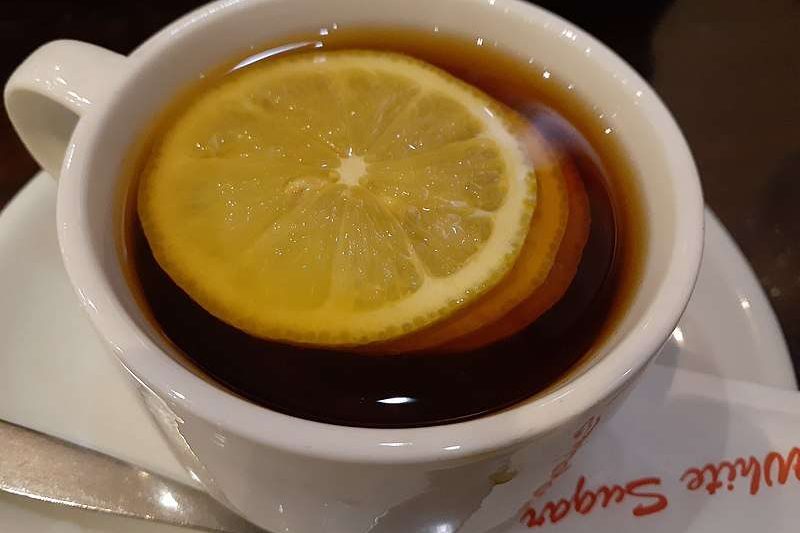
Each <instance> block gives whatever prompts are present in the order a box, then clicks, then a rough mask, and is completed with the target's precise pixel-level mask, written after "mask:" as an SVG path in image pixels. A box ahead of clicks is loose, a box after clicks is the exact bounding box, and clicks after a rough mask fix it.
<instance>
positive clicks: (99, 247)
mask: <svg viewBox="0 0 800 533" xmlns="http://www.w3.org/2000/svg"><path fill="white" fill-rule="evenodd" d="M334 25H336V26H338V27H340V28H344V27H352V26H372V27H375V26H390V27H400V26H406V27H407V26H410V27H418V28H423V29H427V30H430V29H432V28H433V27H434V26H438V27H439V29H440V31H442V32H446V33H452V34H458V35H465V36H468V37H470V38H482V39H483V42H484V43H492V44H494V43H495V42H496V43H497V46H498V47H500V48H502V49H504V50H506V51H507V52H508V53H509V54H513V55H516V56H518V57H519V58H520V59H521V60H527V59H528V58H533V59H534V63H535V64H538V65H543V66H545V67H547V68H550V69H552V70H553V71H555V72H557V73H558V77H559V79H562V80H566V81H567V82H569V83H571V84H573V85H574V87H575V88H576V89H577V90H578V91H579V92H580V93H582V94H583V95H584V97H586V98H588V99H589V100H590V103H592V104H595V105H596V106H597V108H598V109H599V110H601V111H602V112H603V113H605V115H606V117H611V119H610V124H611V125H610V127H611V128H612V129H613V132H614V134H615V135H617V136H618V137H619V139H620V141H621V142H622V144H623V145H624V147H625V149H626V150H627V152H628V154H629V155H630V158H631V160H632V164H633V165H634V166H635V168H636V169H637V172H638V175H639V176H640V188H641V191H642V195H643V201H644V212H645V214H646V217H647V222H648V224H647V227H648V230H647V236H646V239H647V243H648V248H647V250H648V251H647V254H646V259H645V266H644V274H643V277H642V282H641V287H640V288H639V290H638V291H637V293H636V295H635V297H634V298H633V301H632V303H631V305H630V307H629V309H628V311H627V313H626V315H625V317H624V318H623V319H622V321H621V323H620V324H619V326H618V327H617V328H616V330H615V332H614V333H613V334H612V335H611V336H610V338H609V339H608V340H607V341H606V342H604V344H603V345H602V346H601V347H600V350H599V354H598V356H597V357H595V358H594V359H593V361H592V363H591V364H590V365H588V366H587V367H586V368H585V369H584V370H583V371H582V372H581V373H580V374H578V375H575V376H573V377H572V378H571V379H570V380H569V381H568V382H566V383H564V384H563V385H562V386H560V387H559V388H557V390H554V391H552V392H550V393H549V394H547V395H545V396H541V397H537V398H535V399H531V400H529V401H526V402H522V403H520V404H519V405H517V406H515V407H513V408H511V409H507V410H504V411H501V412H498V413H496V414H492V415H489V416H484V417H482V418H479V419H476V420H472V421H468V422H463V423H458V424H451V425H443V426H435V427H423V428H414V429H362V428H352V427H340V426H334V425H327V424H322V423H318V422H311V421H308V420H303V419H299V418H294V417H292V416H288V415H285V414H281V413H277V412H273V411H270V410H268V409H264V408H262V407H258V406H256V405H254V404H251V403H248V402H246V401H244V400H242V399H240V398H237V397H235V396H233V395H230V394H228V393H226V392H224V391H223V390H221V389H219V388H217V387H215V386H213V385H212V384H210V383H209V382H207V381H204V380H202V379H200V378H198V377H196V376H195V375H193V374H192V373H190V372H189V371H187V370H186V369H185V368H184V367H182V366H181V365H180V364H178V363H176V362H175V360H173V359H172V358H171V357H170V356H169V355H167V353H166V352H167V351H168V350H169V348H168V347H167V346H166V345H165V343H164V342H163V340H162V339H161V338H160V336H159V335H158V334H156V333H155V332H154V331H153V329H152V328H151V327H150V326H149V325H148V323H147V321H146V320H145V319H144V318H143V315H142V313H141V311H140V309H139V308H138V307H137V305H136V304H135V302H134V301H133V299H132V297H131V294H130V291H129V288H128V286H127V284H126V282H125V280H124V278H123V275H122V272H121V268H120V259H119V257H118V255H117V250H116V246H115V231H114V228H115V224H117V216H118V213H116V212H115V211H116V208H115V206H116V202H115V194H116V193H117V192H118V191H117V189H118V188H119V183H118V180H119V177H120V176H121V174H122V171H121V164H122V161H123V158H124V157H125V155H126V154H127V153H128V151H129V149H130V147H131V146H132V143H134V141H135V140H136V139H137V136H138V135H139V134H140V133H141V132H142V131H143V129H144V128H145V126H146V125H147V124H148V122H149V121H151V119H152V118H153V117H154V115H155V114H156V113H157V112H158V111H159V110H160V109H161V108H163V106H164V105H165V104H167V103H168V102H169V101H170V99H171V98H172V97H173V96H174V94H175V92H176V91H177V90H178V89H179V88H181V87H182V86H184V85H186V84H187V83H188V82H190V81H191V80H194V79H197V78H198V76H200V75H201V74H202V73H203V72H204V71H207V70H209V69H210V68H212V67H214V66H216V65H219V64H222V63H224V62H225V61H227V60H229V59H230V58H232V57H235V56H236V55H237V54H240V53H242V52H243V51H246V50H248V48H249V47H251V46H256V47H257V46H258V45H260V44H262V43H264V42H267V41H275V40H276V39H280V38H281V37H282V36H287V35H292V34H297V33H299V32H303V31H309V30H320V29H322V28H327V29H328V30H329V31H332V28H333V27H334ZM622 31H624V29H623V30H622ZM531 68H534V67H531ZM5 101H6V106H7V109H8V112H9V115H10V117H11V120H12V121H13V123H14V126H15V127H16V128H17V131H18V132H19V134H20V136H21V137H22V139H23V141H24V142H25V144H26V146H27V147H28V149H29V150H30V151H31V153H32V154H33V155H34V157H35V158H36V159H37V160H38V161H39V163H40V164H41V165H42V166H43V167H44V169H45V170H47V171H48V172H49V173H50V174H52V175H53V176H60V180H59V190H58V235H59V242H60V245H61V251H62V255H63V259H64V264H65V266H66V269H67V271H68V273H69V276H70V278H71V280H72V283H73V285H74V287H75V290H76V291H77V294H78V296H79V298H80V301H81V303H82V304H83V307H84V308H85V309H86V311H87V312H88V314H89V316H90V318H91V320H92V322H93V323H94V325H95V327H96V329H97V331H98V332H99V334H100V335H101V337H102V338H103V339H104V340H105V341H106V342H107V344H108V346H109V347H110V348H111V351H112V352H113V354H114V355H115V356H116V358H117V359H118V360H119V362H120V363H121V364H122V365H124V367H125V368H126V369H127V370H128V371H129V373H130V375H131V376H132V377H133V378H134V380H135V383H136V384H137V385H138V386H139V388H140V390H141V392H142V396H143V398H144V399H145V401H146V403H147V405H148V407H149V408H150V410H151V412H152V413H153V415H154V416H155V418H156V420H157V421H158V423H159V424H160V426H161V427H162V429H163V430H164V433H165V434H166V436H167V437H168V439H169V441H170V443H171V444H172V446H173V448H174V449H175V450H176V452H177V454H178V456H179V457H180V459H181V460H182V461H183V463H184V464H185V466H186V467H187V469H189V471H190V473H191V474H192V475H193V476H194V477H195V478H196V479H199V480H201V481H202V483H203V484H204V485H205V487H206V488H207V489H208V490H209V491H210V492H211V493H212V494H213V495H214V496H215V497H217V498H219V499H220V500H221V501H223V502H224V503H226V504H227V505H229V506H230V507H232V508H233V509H234V510H236V511H238V512H240V513H241V514H242V515H244V516H245V517H247V518H249V519H250V520H252V521H254V522H256V523H257V524H259V525H262V526H263V527H265V528H267V529H270V530H272V531H275V532H279V531H280V532H284V531H287V532H291V533H320V532H332V533H338V532H343V533H358V532H366V531H373V532H387V531H390V532H404V533H406V532H412V531H431V532H452V531H455V530H456V529H458V528H459V527H460V525H461V524H462V522H463V521H464V520H465V519H466V518H467V517H468V516H470V514H471V513H472V512H474V511H475V510H476V509H477V508H478V507H479V505H480V503H481V501H482V500H483V498H484V497H485V496H487V495H488V494H489V493H490V492H491V491H492V490H493V489H494V487H495V485H496V484H497V483H499V482H501V481H505V480H507V479H509V478H510V477H513V475H514V473H515V472H517V473H524V474H525V478H526V479H527V480H535V483H533V484H532V485H531V489H535V488H537V487H542V490H544V489H545V488H546V487H547V486H548V483H549V481H550V480H552V479H554V478H555V477H558V475H560V473H562V472H563V471H564V470H565V469H566V468H568V466H569V459H570V458H571V456H572V455H573V454H574V453H575V450H576V449H577V448H579V447H580V446H581V445H582V444H583V442H584V441H585V440H586V437H587V436H588V434H589V433H590V432H591V430H592V429H593V428H594V426H595V425H596V424H597V423H598V422H599V421H602V420H603V419H605V418H607V417H608V415H609V414H610V412H611V410H612V409H613V406H614V405H615V404H616V402H615V401H614V400H615V399H617V398H620V397H622V396H624V394H623V393H624V392H626V391H627V390H629V389H630V386H631V385H632V384H633V382H634V381H635V379H636V377H637V376H638V375H639V374H640V370H642V369H644V367H645V365H646V363H647V362H648V361H650V360H652V358H653V357H654V356H655V354H656V353H657V352H658V351H659V349H660V347H661V346H662V344H663V343H664V342H665V341H666V339H667V338H668V337H669V335H670V333H671V331H672V330H673V328H674V326H675V324H676V323H677V322H678V319H679V318H680V315H681V313H682V312H683V309H684V307H685V306H686V304H687V302H688V300H689V296H690V293H691V290H692V287H693V284H694V281H695V277H696V274H697V270H698V267H699V263H700V255H701V250H702V235H703V231H702V230H703V228H702V224H703V201H702V195H701V191H700V186H699V180H698V177H697V172H696V169H695V166H694V163H693V161H692V157H691V154H690V153H689V150H688V148H687V146H686V143H685V141H684V138H683V137H682V135H681V133H680V131H679V130H678V128H677V126H676V124H675V122H674V121H673V119H672V118H671V116H670V114H669V113H668V111H667V110H666V109H665V107H664V106H663V104H662V103H661V102H660V101H659V99H658V97H657V96H656V95H655V94H654V93H653V91H652V90H651V89H650V88H649V87H648V85H647V84H646V83H645V82H644V81H643V80H642V79H641V78H640V77H639V76H638V75H637V74H636V73H635V72H634V71H633V70H632V69H631V68H630V67H629V66H628V65H627V64H625V63H624V62H623V61H622V60H621V59H619V58H618V57H617V56H616V55H614V54H613V53H612V52H611V51H609V50H608V48H606V47H605V46H604V45H602V44H601V43H599V42H598V41H596V40H595V39H594V38H592V37H591V36H590V35H587V34H586V33H585V32H584V31H582V30H581V29H579V28H576V27H575V26H574V25H573V24H570V23H569V22H567V21H565V20H562V19H560V18H558V17H556V16H554V15H552V14H550V13H548V12H546V11H544V10H542V9H540V8H538V7H535V6H533V5H529V4H524V3H522V2H517V1H514V0H405V1H401V0H371V1H369V2H363V1H362V0H336V1H325V0H300V1H297V0H238V1H237V0H222V1H219V2H215V3H212V4H209V5H207V6H205V7H202V8H200V9H198V10H197V11H195V12H193V13H190V14H189V15H187V16H185V17H183V18H181V19H180V20H178V21H176V22H174V23H173V24H171V25H169V26H167V27H166V28H164V29H163V30H162V31H160V32H159V33H158V34H156V35H155V36H153V37H151V38H150V39H149V40H148V41H147V42H145V43H144V44H143V45H142V46H140V47H139V48H137V49H136V50H135V51H134V52H133V53H132V54H131V55H130V56H128V57H123V56H120V55H117V54H115V53H113V52H109V51H107V50H104V49H102V48H97V47H95V46H92V45H89V44H84V43H79V42H73V41H57V42H52V43H49V44H47V45H45V46H43V47H42V48H40V49H39V50H37V51H36V52H34V53H33V54H32V55H31V56H30V57H29V58H28V59H27V60H26V61H25V62H24V63H23V64H22V65H21V66H20V67H19V68H18V69H17V71H16V72H15V73H14V75H13V76H12V78H11V79H10V81H9V82H8V85H7V86H6V90H5ZM498 364H502V363H501V362H499V363H498ZM442 385H443V386H446V385H447V384H446V383H443V384H442ZM520 503H521V502H520ZM509 512H513V510H510V511H509Z"/></svg>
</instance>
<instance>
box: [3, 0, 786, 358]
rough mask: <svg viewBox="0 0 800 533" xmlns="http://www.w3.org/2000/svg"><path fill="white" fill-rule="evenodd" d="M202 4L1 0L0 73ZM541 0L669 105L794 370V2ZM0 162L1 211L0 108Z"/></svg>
mask: <svg viewBox="0 0 800 533" xmlns="http://www.w3.org/2000/svg"><path fill="white" fill-rule="evenodd" d="M202 3H203V2H198V1H189V0H170V1H168V2H165V1H163V0H159V1H154V0H135V1H128V2H103V3H98V4H97V5H96V6H94V5H92V4H90V3H87V2H81V1H74V0H66V1H53V0H50V1H46V0H28V1H26V2H18V1H13V2H12V1H0V43H2V46H0V80H5V79H7V77H8V76H9V75H10V73H11V72H12V70H13V68H14V67H15V66H16V65H17V64H19V63H20V62H21V61H22V60H23V59H24V58H25V57H26V56H27V55H28V54H29V53H30V52H32V51H33V50H34V49H35V48H36V47H37V46H39V45H41V44H43V43H45V42H47V41H50V40H52V39H58V38H71V39H80V40H85V41H89V42H92V43H95V44H98V45H100V46H104V47H107V48H110V49H112V50H115V51H117V52H120V53H128V52H130V51H131V50H132V49H133V48H134V47H135V46H136V45H137V44H139V43H141V42H142V41H143V40H144V39H146V38H147V37H148V36H149V35H151V34H153V33H155V32H156V31H157V30H158V29H159V28H160V27H162V26H163V25H165V24H167V23H168V22H170V21H171V20H173V19H174V18H176V17H177V16H179V15H181V14H183V13H185V12H186V11H188V10H190V9H192V8H194V7H196V6H198V5H200V4H202ZM538 3H539V4H540V5H543V6H544V7H546V8H548V9H550V10H552V11H554V12H556V13H558V14H560V15H562V16H564V17H565V18H567V19H568V20H571V21H573V22H575V23H576V24H578V25H579V26H581V27H583V28H585V29H586V30H588V31H590V32H591V33H593V34H594V35H596V36H597V37H598V38H600V39H601V40H602V41H604V42H606V43H607V44H608V45H610V46H611V47H612V48H613V49H614V50H616V51H617V52H618V53H619V54H620V55H621V56H622V57H624V58H625V59H626V60H627V61H628V62H630V63H631V64H632V65H633V66H634V67H635V68H636V69H637V70H638V71H639V72H640V73H641V74H642V75H643V76H644V77H645V78H646V79H647V80H649V81H650V83H651V84H652V85H653V86H654V87H655V89H656V91H657V92H658V93H659V94H660V95H661V97H662V98H663V99H664V101H665V102H666V104H667V106H668V107H669V108H670V109H671V110H672V112H673V113H674V115H675V117H676V118H677V121H678V123H679V124H680V126H681V127H682V128H683V131H684V133H685V135H686V137H687V138H688V141H689V144H690V146H691V148H692V151H693V153H694V156H695V159H696V161H697V165H698V168H699V170H700V177H701V178H702V181H703V188H704V191H705V195H706V202H707V203H708V204H709V205H710V206H711V208H712V209H713V210H714V211H715V212H716V213H717V215H718V216H719V217H720V219H721V220H722V222H723V223H724V224H725V226H726V227H727V228H728V230H729V231H730V232H731V233H732V234H733V236H734V238H735V239H736V241H737V242H738V243H739V245H740V246H741V248H742V250H743V251H744V253H745V255H746V256H747V258H748V259H749V260H750V262H751V264H752V265H753V268H754V270H755V272H756V274H757V276H758V278H759V280H760V281H761V283H762V285H763V286H764V289H765V290H766V291H767V294H768V295H769V298H770V300H771V302H772V305H773V306H774V307H775V310H776V312H777V315H778V317H779V319H780V322H781V326H782V327H783V330H784V333H785V334H786V338H787V341H788V344H789V349H790V352H791V353H792V357H793V359H794V361H795V368H796V369H798V368H800V364H798V363H800V215H798V211H799V210H800V46H798V44H797V42H798V41H797V39H798V33H800V1H798V0H647V1H640V2H635V3H634V2H627V1H626V2H622V1H619V0H610V1H607V2H585V1H584V0H546V1H543V2H538ZM629 4H632V5H629ZM0 161H1V163H0V207H2V206H3V205H4V204H5V203H7V202H8V201H9V200H10V199H11V198H12V197H13V195H14V194H15V193H16V192H17V191H18V190H19V189H20V188H21V187H22V186H23V185H24V184H25V182H26V181H27V180H28V179H29V178H30V177H31V176H32V175H33V174H34V172H35V171H36V170H37V168H36V164H35V163H34V162H33V161H32V160H31V158H30V156H28V154H27V152H26V151H25V149H24V148H23V146H22V145H21V143H20V142H19V140H18V139H17V137H16V135H15V134H14V132H13V130H12V128H11V125H10V124H9V122H8V117H7V116H6V114H5V110H4V109H3V110H2V111H1V112H0Z"/></svg>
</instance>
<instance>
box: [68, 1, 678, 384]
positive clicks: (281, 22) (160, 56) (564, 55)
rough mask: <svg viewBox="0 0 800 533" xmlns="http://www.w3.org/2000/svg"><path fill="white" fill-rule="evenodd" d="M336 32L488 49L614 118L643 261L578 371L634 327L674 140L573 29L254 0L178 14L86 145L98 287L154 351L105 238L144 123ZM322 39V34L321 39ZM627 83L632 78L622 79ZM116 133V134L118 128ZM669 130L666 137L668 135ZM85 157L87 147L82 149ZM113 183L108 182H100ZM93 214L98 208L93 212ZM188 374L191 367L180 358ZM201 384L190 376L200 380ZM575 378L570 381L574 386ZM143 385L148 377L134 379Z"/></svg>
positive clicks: (376, 7) (140, 58) (459, 7)
mask: <svg viewBox="0 0 800 533" xmlns="http://www.w3.org/2000/svg"><path fill="white" fill-rule="evenodd" d="M334 24H336V26H337V27H345V26H366V27H370V26H372V27H375V26H390V27H401V26H405V27H416V28H422V29H428V30H430V29H432V28H433V26H438V27H439V31H441V32H446V33H451V34H457V35H464V36H467V37H469V38H473V39H478V38H482V39H483V40H484V42H494V41H497V44H498V47H500V48H501V49H504V50H506V51H507V52H509V53H510V54H513V55H516V56H518V57H519V58H520V59H521V60H525V61H527V60H528V59H529V58H533V59H534V63H536V64H538V65H542V66H544V67H547V68H550V69H552V70H553V71H554V72H556V73H557V74H558V77H559V78H560V79H562V80H564V81H565V82H567V83H572V84H574V85H575V86H576V88H577V89H578V90H579V91H580V93H581V94H582V95H584V97H586V98H588V99H589V100H590V103H592V104H595V105H597V107H598V110H599V111H600V112H602V113H604V114H605V116H606V117H612V118H611V120H610V122H611V124H612V127H613V129H614V130H615V131H614V134H616V135H618V136H619V137H620V140H621V142H622V145H623V146H624V147H625V149H626V151H627V153H628V155H629V156H630V158H631V160H632V164H633V166H634V168H635V169H637V174H638V176H639V177H640V189H641V192H642V195H643V202H644V209H643V213H644V216H646V217H647V222H648V235H646V239H647V241H648V243H647V246H648V254H647V256H646V258H645V264H644V266H643V270H642V279H641V286H640V288H639V290H638V292H637V294H636V295H635V296H634V297H633V299H632V301H631V303H630V304H629V306H628V309H627V312H626V314H625V316H624V317H623V318H622V320H620V322H619V324H618V326H617V328H616V330H615V331H614V332H613V333H612V334H611V335H610V336H608V337H607V338H606V340H605V341H604V345H602V346H600V347H599V348H598V349H597V350H595V355H593V356H592V358H591V360H590V361H589V362H588V363H585V364H584V365H582V369H581V372H580V373H583V372H585V371H586V370H587V369H588V368H590V367H591V366H592V365H593V364H594V363H595V362H596V361H597V360H599V359H600V358H602V357H603V356H604V355H606V354H608V353H609V352H610V351H611V350H612V349H613V347H614V346H615V345H616V344H617V343H618V342H619V341H620V339H622V338H623V337H625V336H626V335H627V334H628V333H630V332H631V331H633V330H634V329H636V328H642V327H643V325H642V324H640V321H641V317H642V316H644V315H645V311H646V310H648V309H649V308H650V307H651V306H652V305H654V299H655V295H656V292H657V290H658V289H659V287H660V286H661V284H662V283H663V280H664V278H665V274H666V269H667V266H668V265H669V263H670V259H671V256H672V255H673V250H674V249H675V247H676V238H677V237H676V227H677V222H676V216H677V206H676V193H675V188H674V184H675V180H676V179H679V178H681V179H691V177H690V176H679V175H677V173H679V172H681V171H683V169H682V168H681V167H679V165H678V164H677V163H675V162H674V161H673V159H674V158H673V157H671V156H670V154H669V146H670V145H671V144H674V139H666V138H663V137H662V135H667V134H665V133H663V131H664V130H665V128H659V127H658V126H659V121H661V122H664V121H665V120H668V117H665V116H662V115H663V112H662V111H661V110H660V108H659V106H658V102H657V100H656V98H655V97H654V96H653V95H651V94H650V93H649V92H648V91H647V90H646V87H644V82H643V81H641V79H640V78H638V76H631V73H630V71H628V70H627V69H622V68H620V67H619V66H618V65H616V64H614V62H613V61H612V60H611V58H610V55H609V53H608V51H607V50H605V49H603V48H602V47H598V46H596V44H595V43H594V42H593V41H589V40H588V39H587V38H586V36H585V35H584V34H583V32H582V31H580V30H577V29H576V28H575V27H574V26H573V25H571V24H570V23H568V22H566V21H558V22H554V19H553V18H551V17H545V16H542V15H541V14H539V13H538V11H535V10H531V9H529V6H524V5H522V4H517V3H504V2H501V1H498V2H496V3H487V2H486V1H484V0H481V1H475V0H473V1H467V2H465V1H462V0H437V1H434V2H431V1H430V0H411V1H405V2H398V1H396V0H373V1H372V2H368V3H362V2H361V1H360V0H339V1H337V2H334V3H328V2H295V1H294V0H274V1H270V0H255V1H250V2H242V3H235V4H232V5H230V6H227V7H224V8H220V9H219V11H217V12H216V13H213V14H204V13H201V14H199V15H197V16H195V17H187V18H184V19H182V20H181V21H178V22H177V23H175V24H173V25H172V26H170V27H168V28H167V29H166V30H164V31H163V32H161V33H160V34H159V35H157V36H156V37H154V38H153V39H151V40H150V41H148V42H147V43H146V44H145V45H143V46H142V47H141V48H140V49H139V50H137V51H136V52H134V54H133V55H132V57H131V60H130V63H129V64H130V66H131V67H132V69H133V70H132V72H131V73H130V76H129V77H128V79H127V80H126V81H125V82H124V83H123V84H122V87H121V88H120V90H119V91H117V92H116V94H115V95H114V96H113V98H112V99H111V102H110V103H109V108H108V113H106V115H105V117H104V118H103V120H102V121H101V123H100V131H99V132H98V134H97V135H96V137H95V139H98V140H99V142H100V143H102V146H98V147H96V149H92V148H89V149H90V150H91V151H92V153H91V155H90V160H89V169H90V170H89V177H88V179H86V180H84V181H83V186H84V187H85V190H84V193H85V195H86V199H87V201H88V203H87V206H91V207H90V208H89V211H90V212H89V213H88V217H89V219H90V220H89V225H90V228H91V230H90V231H92V241H93V243H92V244H93V248H94V249H95V250H96V252H97V253H98V256H99V260H100V262H101V263H102V265H103V270H104V272H105V273H106V275H107V276H108V279H107V281H108V283H109V285H110V286H111V287H112V289H113V291H114V292H115V296H116V298H118V299H119V301H120V302H121V303H122V305H123V307H124V308H125V310H126V311H127V313H129V315H130V316H131V318H133V320H134V321H135V323H136V324H137V325H138V326H139V328H140V329H141V330H142V331H143V332H145V333H146V334H147V335H148V336H149V337H150V338H151V339H152V340H153V342H155V343H156V344H157V345H159V346H161V347H162V348H163V349H164V350H166V351H170V352H173V350H170V348H169V346H168V345H167V343H166V342H165V341H164V340H163V338H162V337H161V336H160V335H158V334H157V333H156V332H155V331H153V329H152V326H151V325H150V324H149V322H148V321H147V320H146V319H145V317H144V315H143V313H142V311H141V309H140V308H139V306H138V305H137V303H136V302H135V301H134V299H133V297H132V295H131V292H130V289H129V287H128V285H127V283H126V281H125V278H124V276H123V274H122V270H121V267H120V261H119V258H118V254H117V247H118V243H117V242H116V240H115V239H116V238H117V237H118V235H119V233H120V232H119V231H115V232H114V234H113V235H111V234H110V233H109V229H110V228H112V227H115V225H116V224H118V213H116V212H115V209H117V208H118V204H119V202H116V203H115V202H112V201H110V200H109V199H110V198H113V197H115V196H116V195H117V194H118V190H119V189H120V185H119V179H118V178H119V177H121V176H122V175H123V161H125V158H126V156H127V155H128V153H129V152H130V150H131V146H132V145H133V143H134V142H136V140H137V139H138V138H139V136H140V135H141V132H142V131H144V130H145V129H146V128H147V127H148V125H149V124H150V122H151V121H152V119H153V117H154V116H155V115H156V114H157V113H158V112H159V111H160V110H161V109H163V108H164V106H165V105H167V104H168V103H169V101H170V99H171V98H172V96H173V95H174V94H175V93H176V92H177V91H179V90H180V89H181V88H183V87H185V86H186V85H187V84H189V83H191V82H192V81H194V80H197V79H198V78H199V77H200V76H201V75H202V74H203V73H204V72H206V71H208V70H210V69H212V68H214V67H215V66H218V65H220V64H222V63H224V62H226V61H228V60H230V59H231V58H233V57H236V56H237V55H241V54H243V53H245V52H247V51H248V50H249V49H257V48H258V47H259V46H260V45H262V44H263V43H265V42H268V41H275V40H279V39H280V38H281V37H283V36H291V35H296V34H298V33H302V32H309V31H319V30H320V29H323V28H324V29H330V28H332V27H333V25H334ZM323 31H324V30H323ZM628 76H630V77H628ZM120 124H125V125H126V126H125V127H124V128H121V127H119V125H120ZM666 129H667V130H668V128H666ZM83 149H87V148H86V147H84V148H83ZM110 176H113V177H115V178H117V179H109V177H110ZM97 206H104V207H102V208H98V207H97ZM182 363H184V366H187V367H188V368H189V369H190V370H191V365H190V364H189V363H188V362H186V361H182ZM198 375H199V374H198ZM577 375H578V374H577V373H576V374H574V375H573V376H572V378H573V379H574V377H576V376H577ZM143 377H144V378H146V376H143Z"/></svg>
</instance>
